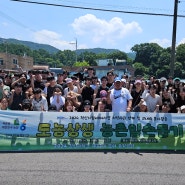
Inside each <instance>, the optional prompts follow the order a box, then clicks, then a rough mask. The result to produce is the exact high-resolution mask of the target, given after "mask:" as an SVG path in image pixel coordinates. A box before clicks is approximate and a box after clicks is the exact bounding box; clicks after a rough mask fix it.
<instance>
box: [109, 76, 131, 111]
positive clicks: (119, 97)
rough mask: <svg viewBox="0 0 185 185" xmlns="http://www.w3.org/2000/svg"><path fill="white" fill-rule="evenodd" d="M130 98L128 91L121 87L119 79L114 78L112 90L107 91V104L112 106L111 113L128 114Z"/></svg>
mask: <svg viewBox="0 0 185 185" xmlns="http://www.w3.org/2000/svg"><path fill="white" fill-rule="evenodd" d="M132 99H133V98H132V96H131V94H130V92H129V90H128V89H126V88H124V87H122V83H121V79H120V78H119V77H116V78H115V80H114V88H113V89H112V90H110V91H109V95H108V99H107V101H108V103H109V104H112V112H130V111H131V107H132Z"/></svg>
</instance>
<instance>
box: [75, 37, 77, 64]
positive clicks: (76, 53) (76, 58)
mask: <svg viewBox="0 0 185 185" xmlns="http://www.w3.org/2000/svg"><path fill="white" fill-rule="evenodd" d="M75 43H76V45H75V46H76V47H75V53H76V62H77V47H78V43H77V38H76V40H75Z"/></svg>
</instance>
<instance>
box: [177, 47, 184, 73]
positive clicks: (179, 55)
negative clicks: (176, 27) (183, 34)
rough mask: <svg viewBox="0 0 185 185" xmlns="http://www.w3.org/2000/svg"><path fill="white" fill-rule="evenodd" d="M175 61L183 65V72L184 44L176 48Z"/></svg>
mask: <svg viewBox="0 0 185 185" xmlns="http://www.w3.org/2000/svg"><path fill="white" fill-rule="evenodd" d="M176 61H177V62H180V63H181V64H182V65H183V69H184V70H185V44H180V45H179V46H177V48H176Z"/></svg>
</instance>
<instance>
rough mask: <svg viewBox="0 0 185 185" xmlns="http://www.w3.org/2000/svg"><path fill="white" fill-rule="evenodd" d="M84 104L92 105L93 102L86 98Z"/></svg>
mask: <svg viewBox="0 0 185 185" xmlns="http://www.w3.org/2000/svg"><path fill="white" fill-rule="evenodd" d="M83 105H84V106H85V105H91V102H90V101H89V100H85V101H84V103H83Z"/></svg>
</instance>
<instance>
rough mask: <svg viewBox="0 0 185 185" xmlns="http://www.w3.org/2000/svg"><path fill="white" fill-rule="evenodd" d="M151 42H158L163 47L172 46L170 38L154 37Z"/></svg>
mask: <svg viewBox="0 0 185 185" xmlns="http://www.w3.org/2000/svg"><path fill="white" fill-rule="evenodd" d="M149 43H157V44H159V46H161V47H163V48H167V47H170V46H171V41H170V40H169V39H152V40H150V41H149Z"/></svg>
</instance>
